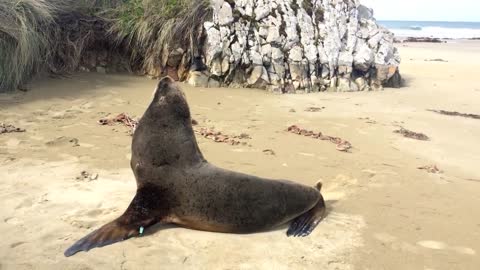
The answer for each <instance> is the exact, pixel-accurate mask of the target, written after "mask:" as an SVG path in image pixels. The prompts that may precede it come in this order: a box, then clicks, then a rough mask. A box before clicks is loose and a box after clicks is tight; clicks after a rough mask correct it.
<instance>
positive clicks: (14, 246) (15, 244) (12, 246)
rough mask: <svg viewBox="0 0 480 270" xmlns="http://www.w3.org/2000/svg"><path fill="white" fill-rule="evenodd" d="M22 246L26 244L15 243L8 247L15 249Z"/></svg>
mask: <svg viewBox="0 0 480 270" xmlns="http://www.w3.org/2000/svg"><path fill="white" fill-rule="evenodd" d="M23 244H26V242H15V243H13V244H11V245H10V248H16V247H18V246H21V245H23ZM0 269H1V267H0Z"/></svg>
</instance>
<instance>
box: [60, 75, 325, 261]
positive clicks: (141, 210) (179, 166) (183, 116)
mask: <svg viewBox="0 0 480 270" xmlns="http://www.w3.org/2000/svg"><path fill="white" fill-rule="evenodd" d="M130 165H131V167H132V170H133V173H134V175H135V178H136V181H137V193H136V195H135V197H134V198H133V200H132V202H131V204H130V205H129V207H128V208H127V210H126V211H125V212H124V213H123V215H121V216H120V217H119V218H117V219H116V220H114V221H112V222H110V223H108V224H106V225H104V226H103V227H101V228H99V229H97V230H96V231H93V232H92V233H90V234H88V235H87V236H85V237H84V238H82V239H80V240H79V241H78V242H76V243H75V244H74V245H73V246H71V247H70V248H69V249H67V250H66V251H65V253H64V254H65V256H67V257H68V256H72V255H74V254H75V253H77V252H79V251H88V250H90V249H92V248H96V247H102V246H106V245H110V244H113V243H115V242H119V241H122V240H125V239H128V238H130V237H134V236H140V235H142V234H143V232H144V230H148V228H149V227H150V226H152V225H154V224H157V223H163V224H169V223H173V224H177V225H179V226H182V227H186V228H191V229H196V230H204V231H213V232H223V233H254V232H260V231H265V230H269V229H271V228H274V227H275V226H279V225H282V224H285V223H287V222H290V221H291V224H290V227H289V229H288V231H287V235H288V236H307V235H309V234H310V233H311V232H312V231H313V229H314V228H315V227H316V226H317V225H318V223H319V222H320V221H321V220H322V218H323V217H324V214H325V202H324V199H323V197H322V195H321V193H320V190H321V186H322V185H321V183H318V184H317V185H316V187H308V186H304V185H301V184H298V183H295V182H291V181H287V180H270V179H264V178H260V177H256V176H252V175H247V174H243V173H238V172H233V171H228V170H224V169H221V168H218V167H216V166H214V165H212V164H210V163H209V162H207V161H206V160H205V158H204V157H203V155H202V153H201V152H200V149H199V148H198V144H197V141H196V138H195V135H194V131H193V128H192V124H191V117H190V110H189V107H188V104H187V101H186V99H185V96H184V94H183V92H182V91H181V90H180V89H179V88H178V86H177V85H176V84H175V83H174V82H173V80H172V79H171V78H169V77H165V78H163V79H161V80H160V82H159V83H158V86H157V88H156V90H155V92H154V97H153V100H152V102H151V103H150V105H149V106H148V109H147V110H146V112H145V113H144V115H143V117H142V118H141V120H140V121H139V124H138V127H137V129H136V130H135V133H134V135H133V142H132V158H131V164H130Z"/></svg>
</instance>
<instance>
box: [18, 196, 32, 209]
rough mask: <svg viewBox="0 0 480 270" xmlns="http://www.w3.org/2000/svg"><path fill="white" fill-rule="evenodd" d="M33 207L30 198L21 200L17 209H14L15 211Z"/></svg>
mask: <svg viewBox="0 0 480 270" xmlns="http://www.w3.org/2000/svg"><path fill="white" fill-rule="evenodd" d="M32 206H33V200H32V199H30V198H26V199H25V200H23V201H22V202H21V203H20V204H19V205H17V207H15V210H18V209H21V208H30V207H32Z"/></svg>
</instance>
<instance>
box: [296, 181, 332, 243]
mask: <svg viewBox="0 0 480 270" xmlns="http://www.w3.org/2000/svg"><path fill="white" fill-rule="evenodd" d="M321 188H322V186H321V183H320V184H317V189H318V190H319V191H320V189H321ZM324 216H325V201H324V200H323V197H322V195H321V194H320V200H319V201H318V203H317V204H316V205H315V206H314V207H313V208H312V209H310V210H309V211H307V212H306V213H304V214H302V215H300V216H298V217H297V218H295V219H294V220H293V221H292V223H291V224H290V227H289V228H288V231H287V236H289V237H290V236H294V237H305V236H308V235H310V233H312V232H313V230H314V229H315V228H316V227H317V225H318V223H320V221H322V219H323V217H324Z"/></svg>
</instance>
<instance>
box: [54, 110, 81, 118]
mask: <svg viewBox="0 0 480 270" xmlns="http://www.w3.org/2000/svg"><path fill="white" fill-rule="evenodd" d="M81 113H83V112H82V111H80V110H71V109H70V110H65V111H56V112H51V115H52V118H53V119H56V120H63V119H75V118H77V117H78V115H79V114H81Z"/></svg>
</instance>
